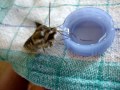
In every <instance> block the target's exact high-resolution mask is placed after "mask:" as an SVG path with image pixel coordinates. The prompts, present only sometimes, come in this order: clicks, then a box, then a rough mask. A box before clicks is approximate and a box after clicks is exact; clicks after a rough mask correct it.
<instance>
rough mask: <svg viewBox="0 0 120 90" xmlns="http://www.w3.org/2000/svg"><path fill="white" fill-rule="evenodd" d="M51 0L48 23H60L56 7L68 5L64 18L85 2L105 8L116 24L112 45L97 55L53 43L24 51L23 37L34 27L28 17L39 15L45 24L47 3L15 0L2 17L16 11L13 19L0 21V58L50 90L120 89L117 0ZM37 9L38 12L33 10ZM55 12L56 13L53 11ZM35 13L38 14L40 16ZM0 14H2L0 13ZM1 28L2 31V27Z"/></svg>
mask: <svg viewBox="0 0 120 90" xmlns="http://www.w3.org/2000/svg"><path fill="white" fill-rule="evenodd" d="M16 1H17V0H16ZM31 1H32V0H31ZM29 2H30V1H29ZM40 2H42V0H40ZM43 2H44V1H43ZM52 3H54V4H52V9H51V25H56V26H57V25H60V24H62V22H60V24H59V21H60V20H61V18H60V17H62V14H61V13H59V12H58V11H60V12H64V11H65V10H66V9H67V8H68V9H67V10H66V12H67V11H69V12H68V13H67V14H66V15H65V16H64V18H63V19H65V17H66V16H67V15H68V14H69V13H70V12H71V11H73V10H75V9H78V8H82V7H86V6H91V7H97V8H101V9H103V10H105V11H106V12H108V13H109V14H110V15H111V16H112V18H113V21H114V23H115V28H116V37H115V40H114V42H113V45H112V46H111V47H110V48H109V49H108V50H107V51H106V52H105V53H104V54H103V55H101V56H96V57H82V56H77V55H74V54H73V53H71V52H70V51H69V50H67V49H66V47H65V46H64V45H63V46H59V45H56V46H57V47H54V48H52V49H50V52H47V53H27V52H26V51H24V50H23V48H22V45H23V43H24V42H23V40H24V39H26V38H25V36H26V37H27V35H28V34H27V33H28V32H32V31H34V25H33V24H31V23H32V22H31V21H30V20H28V19H31V20H32V19H35V18H37V20H38V21H39V18H40V20H41V21H42V22H43V23H44V24H46V25H47V24H48V3H47V4H46V2H44V3H42V5H41V4H40V5H39V3H37V4H38V5H36V4H35V5H31V4H29V5H22V3H20V2H18V3H14V5H13V8H12V9H11V11H10V13H8V15H7V16H6V17H7V19H5V20H3V21H4V22H7V21H8V20H9V21H10V20H11V16H14V15H16V16H14V19H16V23H15V22H12V20H11V22H9V23H7V24H4V23H2V24H1V25H0V38H1V39H0V60H2V61H5V62H9V63H11V64H12V66H13V68H14V70H15V71H16V72H17V73H18V74H19V75H21V76H22V77H24V78H26V79H27V80H29V81H31V82H32V83H34V84H36V85H40V86H43V87H46V88H48V89H51V90H120V31H119V28H120V24H119V23H120V19H119V18H120V17H119V16H120V15H119V13H120V1H119V0H95V1H93V0H86V1H85V0H73V1H71V2H70V0H64V1H62V0H53V1H52ZM55 3H59V4H55ZM27 4H28V3H27ZM20 10H21V12H20V13H19V11H20ZM37 10H39V12H40V14H36V12H38V11H37ZM13 11H15V13H14V12H13ZM43 11H44V12H43ZM41 12H43V13H42V14H43V15H42V14H41ZM0 13H1V12H0ZM11 13H13V14H11ZM57 13H58V15H59V16H57V15H56V14H57ZM9 14H10V15H9ZM60 14H61V15H60ZM37 15H40V16H39V18H38V17H37ZM52 15H53V16H52ZM55 15H56V16H55ZM4 16H5V15H4ZM21 16H22V18H21ZM32 16H33V17H32ZM42 16H43V17H42ZM1 17H3V16H2V15H1V14H0V18H1ZM16 17H17V18H16ZM18 17H19V18H20V19H18ZM41 17H42V18H41ZM53 17H54V18H55V19H53ZM58 17H59V19H58ZM35 20H36V19H35ZM55 20H56V21H55ZM57 20H58V21H57ZM28 23H30V24H28ZM57 23H58V24H57ZM3 29H4V31H5V32H3V31H2V30H3ZM25 31H26V32H27V33H26V32H25ZM24 32H25V33H24ZM21 33H22V34H21ZM30 34H31V33H30ZM5 36H6V37H5ZM22 37H24V38H22ZM28 37H29V36H28ZM5 38H6V39H5ZM21 39H22V40H21Z"/></svg>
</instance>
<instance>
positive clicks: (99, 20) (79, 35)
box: [62, 7, 115, 56]
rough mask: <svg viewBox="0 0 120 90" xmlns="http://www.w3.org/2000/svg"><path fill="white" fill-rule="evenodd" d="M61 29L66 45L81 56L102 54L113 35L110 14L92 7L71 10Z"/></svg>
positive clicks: (111, 40) (110, 42)
mask: <svg viewBox="0 0 120 90" xmlns="http://www.w3.org/2000/svg"><path fill="white" fill-rule="evenodd" d="M62 29H63V31H64V35H63V38H64V43H65V45H66V47H67V48H68V49H69V50H71V51H72V52H73V53H75V54H77V55H82V56H95V55H100V54H103V53H104V52H105V51H106V50H107V48H108V47H109V46H110V45H111V44H112V42H113V39H114V36H115V30H114V27H113V21H112V18H111V17H110V15H108V14H107V13H106V12H105V11H103V10H101V9H98V8H92V7H87V8H81V9H78V10H75V11H73V12H72V13H71V14H70V15H68V17H67V18H66V19H65V21H64V23H63V25H62Z"/></svg>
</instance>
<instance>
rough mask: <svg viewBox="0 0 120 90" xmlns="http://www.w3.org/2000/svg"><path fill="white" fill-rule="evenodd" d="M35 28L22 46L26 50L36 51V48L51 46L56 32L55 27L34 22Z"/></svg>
mask: <svg viewBox="0 0 120 90" xmlns="http://www.w3.org/2000/svg"><path fill="white" fill-rule="evenodd" d="M36 26H37V28H36V30H35V32H34V33H33V35H32V36H31V37H30V38H28V40H27V41H26V42H25V44H24V47H25V48H26V49H28V50H32V51H36V50H38V49H43V51H45V48H48V47H52V46H53V43H54V41H55V35H56V33H57V29H56V27H47V26H45V25H43V24H40V23H37V22H36Z"/></svg>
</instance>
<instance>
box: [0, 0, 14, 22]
mask: <svg viewBox="0 0 120 90" xmlns="http://www.w3.org/2000/svg"><path fill="white" fill-rule="evenodd" d="M13 3H14V0H0V23H1V22H2V20H3V19H4V17H5V16H6V14H7V12H8V11H9V10H10V8H11V7H12V5H13Z"/></svg>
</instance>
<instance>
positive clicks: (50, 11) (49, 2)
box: [49, 2, 51, 27]
mask: <svg viewBox="0 0 120 90" xmlns="http://www.w3.org/2000/svg"><path fill="white" fill-rule="evenodd" d="M50 13H51V2H49V27H50Z"/></svg>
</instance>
